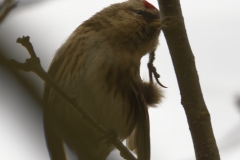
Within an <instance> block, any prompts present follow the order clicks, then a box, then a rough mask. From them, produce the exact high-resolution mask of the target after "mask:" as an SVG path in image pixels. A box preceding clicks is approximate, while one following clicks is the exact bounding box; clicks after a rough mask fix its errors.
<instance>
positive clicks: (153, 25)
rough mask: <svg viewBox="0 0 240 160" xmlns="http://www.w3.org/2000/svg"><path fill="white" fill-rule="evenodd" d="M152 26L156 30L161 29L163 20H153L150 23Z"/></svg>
mask: <svg viewBox="0 0 240 160" xmlns="http://www.w3.org/2000/svg"><path fill="white" fill-rule="evenodd" d="M149 26H150V28H152V29H153V30H155V31H159V30H160V29H161V22H160V21H153V22H152V23H150V24H149Z"/></svg>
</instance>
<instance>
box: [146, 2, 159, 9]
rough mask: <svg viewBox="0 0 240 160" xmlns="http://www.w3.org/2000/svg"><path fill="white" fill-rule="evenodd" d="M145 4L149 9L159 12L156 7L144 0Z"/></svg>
mask: <svg viewBox="0 0 240 160" xmlns="http://www.w3.org/2000/svg"><path fill="white" fill-rule="evenodd" d="M143 4H144V6H145V7H146V8H147V9H156V10H158V9H157V8H156V7H155V6H154V5H152V4H151V3H149V2H148V1H146V0H143Z"/></svg>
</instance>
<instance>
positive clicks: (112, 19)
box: [85, 0, 161, 56]
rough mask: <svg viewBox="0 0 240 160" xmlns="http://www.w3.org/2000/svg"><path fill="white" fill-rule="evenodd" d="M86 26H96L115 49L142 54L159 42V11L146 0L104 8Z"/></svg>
mask: <svg viewBox="0 0 240 160" xmlns="http://www.w3.org/2000/svg"><path fill="white" fill-rule="evenodd" d="M85 25H88V26H94V28H92V29H94V30H96V31H97V32H98V33H100V34H101V36H104V37H105V38H104V39H105V40H108V42H109V43H110V44H111V47H114V48H116V50H119V49H122V50H124V49H126V50H128V51H129V52H137V53H139V55H140V56H143V55H144V54H146V53H147V52H150V51H152V50H154V49H155V48H156V46H157V44H158V36H159V33H160V28H161V23H160V12H159V10H158V9H157V8H155V7H154V6H153V5H152V4H150V3H149V2H147V1H146V0H127V1H125V2H122V3H116V4H113V5H111V6H109V7H107V8H104V9H103V10H102V11H100V12H98V13H97V14H95V15H94V16H93V17H92V18H91V19H89V20H88V21H86V22H85ZM98 35H99V34H98Z"/></svg>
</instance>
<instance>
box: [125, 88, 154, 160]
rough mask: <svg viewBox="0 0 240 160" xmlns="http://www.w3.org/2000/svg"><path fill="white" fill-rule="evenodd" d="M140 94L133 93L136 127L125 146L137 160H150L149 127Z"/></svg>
mask: <svg viewBox="0 0 240 160" xmlns="http://www.w3.org/2000/svg"><path fill="white" fill-rule="evenodd" d="M140 93H141V92H135V98H136V102H135V104H136V106H134V107H137V110H138V111H137V113H136V114H137V125H136V127H135V129H134V130H133V131H132V133H131V135H130V136H129V137H128V138H127V139H126V143H127V146H128V148H129V149H130V150H132V151H133V152H134V153H135V154H137V156H138V159H139V160H150V127H149V116H148V108H147V105H146V103H145V100H144V97H143V95H142V94H140Z"/></svg>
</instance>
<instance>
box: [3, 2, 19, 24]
mask: <svg viewBox="0 0 240 160" xmlns="http://www.w3.org/2000/svg"><path fill="white" fill-rule="evenodd" d="M16 6H17V2H12V0H5V1H4V2H3V4H1V6H0V10H1V9H4V10H3V11H2V14H1V15H0V23H2V22H3V20H4V19H5V18H6V16H7V15H8V14H9V12H10V11H11V10H12V9H13V8H15V7H16Z"/></svg>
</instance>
